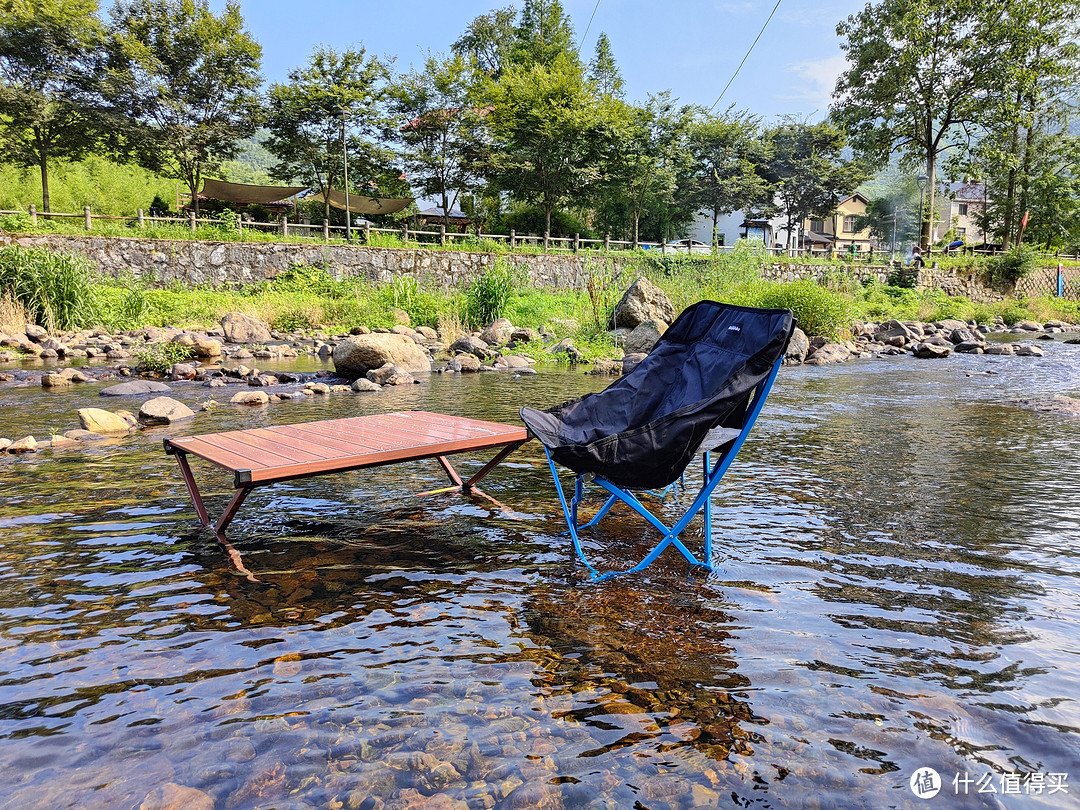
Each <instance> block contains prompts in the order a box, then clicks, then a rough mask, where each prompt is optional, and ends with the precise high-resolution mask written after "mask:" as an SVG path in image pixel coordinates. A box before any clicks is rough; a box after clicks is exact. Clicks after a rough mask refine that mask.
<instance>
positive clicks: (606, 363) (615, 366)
mask: <svg viewBox="0 0 1080 810" xmlns="http://www.w3.org/2000/svg"><path fill="white" fill-rule="evenodd" d="M622 370H623V364H622V362H621V361H619V360H612V359H611V358H610V357H601V358H600V359H599V360H597V361H596V362H595V363H594V364H593V367H592V368H591V369H589V374H592V375H594V376H597V377H618V376H619V375H620V374H622Z"/></svg>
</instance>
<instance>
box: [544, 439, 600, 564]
mask: <svg viewBox="0 0 1080 810" xmlns="http://www.w3.org/2000/svg"><path fill="white" fill-rule="evenodd" d="M544 453H545V455H547V460H548V466H549V467H550V468H551V478H552V480H554V481H555V492H556V493H557V494H558V496H559V503H560V504H561V505H562V510H563V516H564V517H565V518H566V525H567V527H568V528H569V529H570V537H571V539H572V540H573V541H574V551H575V552H576V553H577V556H578V559H579V560H581V561H582V562H583V563H584V564H585V567H586V568H588V569H589V573H590V574H591V575H592V578H593V579H596V578H597V577H598V576H600V574H599V572H598V571H597V570H596V569H595V568H593V567H592V565H591V564H590V563H589V561H588V560H587V559H586V558H585V552H584V550H583V549H582V548H581V538H579V537H578V532H577V522H576V521H575V519H574V512H576V510H577V507H576V505H575V507H574V509H573V510H571V508H570V505H569V504H568V503H567V502H566V496H565V495H564V494H563V488H562V482H561V481H559V471H558V469H556V467H555V462H554V461H553V460H552V458H551V453H549V452H548V449H547V448H546V447H545V448H544ZM580 487H581V482H580V481H577V482H576V483H575V495H576V494H577V491H578V490H579V489H580Z"/></svg>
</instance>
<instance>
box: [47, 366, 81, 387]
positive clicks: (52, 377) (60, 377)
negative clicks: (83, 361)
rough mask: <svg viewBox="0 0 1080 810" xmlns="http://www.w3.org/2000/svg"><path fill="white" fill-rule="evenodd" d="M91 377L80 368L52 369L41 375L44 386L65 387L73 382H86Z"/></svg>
mask: <svg viewBox="0 0 1080 810" xmlns="http://www.w3.org/2000/svg"><path fill="white" fill-rule="evenodd" d="M87 379H89V378H88V377H87V376H86V375H85V374H83V373H82V372H81V371H79V370H78V369H74V368H65V369H62V370H60V371H51V372H48V373H46V374H42V375H41V387H42V388H63V387H65V386H68V385H71V384H72V383H81V382H86V381H87Z"/></svg>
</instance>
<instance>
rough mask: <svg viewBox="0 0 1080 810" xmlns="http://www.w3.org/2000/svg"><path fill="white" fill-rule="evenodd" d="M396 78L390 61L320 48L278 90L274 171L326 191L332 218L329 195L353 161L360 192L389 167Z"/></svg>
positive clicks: (270, 141)
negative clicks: (387, 142)
mask: <svg viewBox="0 0 1080 810" xmlns="http://www.w3.org/2000/svg"><path fill="white" fill-rule="evenodd" d="M388 77H389V71H388V67H387V65H386V63H385V62H384V61H383V60H381V59H379V58H377V57H375V56H368V55H367V53H366V51H365V50H364V49H363V48H357V49H347V50H344V51H341V52H339V51H336V50H334V49H333V48H325V47H317V48H315V50H314V52H313V53H312V55H311V57H310V59H309V60H308V63H307V65H306V66H304V67H302V68H297V69H295V70H291V71H290V72H289V81H288V82H287V83H285V84H273V85H271V86H270V91H269V110H268V113H267V120H266V128H267V130H268V131H269V133H270V135H269V137H268V138H267V140H266V148H267V150H269V151H270V153H271V154H273V155H274V157H275V158H277V163H276V164H274V166H273V167H272V168H271V174H272V175H273V176H274V177H276V178H278V179H280V180H283V181H286V182H299V183H306V184H307V185H310V186H312V187H314V188H319V189H323V190H324V191H325V194H324V196H323V205H324V209H325V215H326V217H327V219H329V217H330V201H329V192H330V189H332V188H337V187H341V186H342V183H343V181H344V175H345V160H346V156H347V158H348V172H349V183H350V186H352V187H356V186H358V185H360V186H364V187H369V184H370V183H371V182H373V181H374V182H377V178H378V176H379V175H380V173H381V172H382V171H383V170H384V169H385V167H386V165H387V163H388V162H389V155H388V153H387V152H386V150H385V149H384V148H383V147H381V146H380V144H379V138H380V136H381V133H382V132H383V131H385V130H386V129H387V128H388V127H389V126H390V120H389V119H388V118H387V117H386V113H385V110H384V100H385V94H386V82H387V79H388ZM346 149H347V150H348V151H347V155H346ZM369 193H370V192H369Z"/></svg>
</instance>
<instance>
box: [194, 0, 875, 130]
mask: <svg viewBox="0 0 1080 810" xmlns="http://www.w3.org/2000/svg"><path fill="white" fill-rule="evenodd" d="M511 3H512V4H513V5H515V6H517V7H518V8H520V7H521V0H457V1H456V2H446V1H445V0H410V1H409V2H407V3H398V2H387V0H381V1H380V2H376V1H375V0H307V2H298V0H241V8H242V9H243V14H244V19H245V21H246V23H247V26H248V30H249V31H250V32H251V34H252V35H253V36H254V37H255V39H256V40H258V41H259V43H260V44H261V45H262V47H263V75H264V77H265V79H266V81H267V83H268V84H269V83H273V82H284V81H286V80H287V74H288V72H289V70H291V69H293V68H295V67H300V66H302V65H304V64H305V63H306V62H307V59H308V57H309V56H310V55H311V51H312V49H313V48H314V47H315V46H316V45H326V46H330V47H333V48H336V49H343V48H348V47H357V46H361V45H362V46H363V47H364V48H366V49H367V51H368V53H374V54H378V55H381V56H389V57H395V58H396V61H395V63H394V69H395V70H396V71H399V72H403V71H406V70H408V69H409V68H410V67H412V66H420V65H422V63H423V60H424V57H425V56H426V55H427V54H428V53H429V52H431V53H448V52H449V51H450V46H451V44H452V43H453V42H454V41H455V40H456V39H457V38H458V37H459V36H460V35H461V33H462V31H464V29H465V27H466V26H467V25H468V24H469V23H470V22H471V21H472V20H473V19H474V18H475V17H477V16H479V15H481V14H486V13H488V12H489V11H491V10H492V9H494V8H501V7H504V6H507V5H510V4H511ZM210 5H211V7H212V8H214V9H215V10H216V11H220V9H221V8H222V7H224V5H225V0H211V3H210ZM774 5H775V0H669V2H660V3H657V2H653V0H599V4H597V2H596V0H563V7H564V10H565V11H566V13H567V14H568V15H569V16H570V19H571V22H572V23H573V26H574V30H575V32H576V36H577V38H578V40H579V41H582V46H581V54H582V59H583V61H585V62H588V61H589V60H590V59H591V58H592V55H593V52H594V49H595V47H596V38H597V36H598V35H599V34H600V33H606V34H607V36H608V39H609V40H610V41H611V46H612V50H613V52H614V54H615V58H616V61H617V62H618V65H619V68H620V70H621V72H622V74H623V79H624V81H625V86H626V96H627V99H628V100H631V101H644V100H645V99H646V98H647V97H648V95H649V94H650V93H658V92H661V91H664V90H670V91H671V93H672V95H673V96H674V97H675V98H677V99H679V100H680V102H682V103H684V104H700V105H704V106H705V107H711V106H713V105H714V104H716V107H715V109H716V111H718V112H719V111H723V110H725V109H726V108H727V107H728V106H730V105H731V104H734V105H735V107H736V108H737V109H740V110H748V111H750V112H752V113H756V114H758V115H760V116H762V117H763V118H764V119H765V121H766V122H767V123H769V122H772V121H774V120H775V119H777V118H778V117H780V116H783V115H789V114H791V115H796V116H800V117H810V118H811V119H813V120H818V119H820V118H821V117H823V116H824V115H825V113H826V112H827V109H828V105H829V97H830V95H831V94H832V90H833V86H834V84H835V82H836V77H837V75H839V73H840V72H841V71H842V70H843V69H844V64H845V62H844V57H843V54H842V52H841V50H840V42H839V40H838V38H837V36H836V24H837V23H838V22H840V21H841V20H842V19H844V18H846V17H847V16H848V15H850V14H854V13H856V12H857V11H859V10H860V9H861V8H862V7H863V6H864V5H865V0H820V2H814V1H813V0H780V5H779V7H778V8H777V10H776V13H775V15H774V16H773V18H772V20H771V22H769V24H768V26H767V27H766V29H765V32H764V33H763V34H762V36H761V40H760V41H759V42H758V43H757V45H756V46H755V48H754V50H753V52H752V53H751V54H750V57H749V58H748V59H747V60H746V64H745V65H744V66H743V68H742V70H741V71H740V72H739V74H738V76H737V78H736V79H735V80H734V82H733V83H732V84H731V87H730V88H729V89H728V90H727V92H726V94H725V95H724V97H723V98H722V99H720V101H719V103H717V98H718V97H719V96H720V94H721V91H722V90H723V88H724V85H725V84H727V82H728V80H729V79H731V77H732V75H733V74H734V73H735V71H736V68H737V67H738V65H739V62H740V61H741V60H742V58H743V56H744V55H745V54H746V51H747V49H748V48H749V47H750V45H751V43H752V42H753V41H754V38H755V37H756V36H757V35H758V32H759V31H760V30H761V26H762V24H764V22H765V20H766V19H767V18H768V16H769V13H770V12H771V11H772V9H773V7H774ZM594 9H595V17H594V18H593V20H592V24H591V25H589V19H590V17H591V16H592V15H593V11H594ZM586 29H587V30H586Z"/></svg>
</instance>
